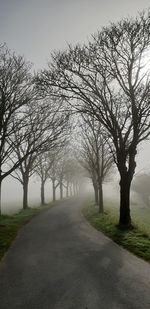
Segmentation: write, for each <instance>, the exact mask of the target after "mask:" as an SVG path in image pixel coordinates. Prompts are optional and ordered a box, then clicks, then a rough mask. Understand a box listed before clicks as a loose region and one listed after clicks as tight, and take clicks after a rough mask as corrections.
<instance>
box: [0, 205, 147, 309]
mask: <svg viewBox="0 0 150 309" xmlns="http://www.w3.org/2000/svg"><path fill="white" fill-rule="evenodd" d="M80 209H81V203H80V202H79V201H74V202H69V201H63V202H62V203H60V204H58V205H57V206H55V207H54V208H52V209H50V210H48V211H46V212H44V213H42V214H40V215H39V216H37V217H35V218H34V219H33V220H32V221H31V222H30V223H29V224H27V225H26V226H25V227H24V228H23V229H22V230H21V232H20V233H19V235H18V237H17V239H16V240H15V242H14V243H13V245H12V247H11V249H10V250H9V251H8V253H7V255H6V256H5V258H4V260H3V261H2V263H1V265H0V308H1V309H10V308H11V309H150V265H149V264H148V263H146V262H144V261H142V260H140V259H138V258H136V257H135V256H134V255H132V254H130V253H129V252H127V251H126V250H124V249H122V248H120V247H119V246H117V245H116V244H114V243H113V242H112V241H111V240H109V239H108V238H107V237H105V236H104V235H103V234H101V233H99V232H97V231H96V230H95V229H94V228H92V227H91V226H90V225H89V224H88V223H87V222H86V221H85V219H84V218H83V216H82V215H81V213H80Z"/></svg>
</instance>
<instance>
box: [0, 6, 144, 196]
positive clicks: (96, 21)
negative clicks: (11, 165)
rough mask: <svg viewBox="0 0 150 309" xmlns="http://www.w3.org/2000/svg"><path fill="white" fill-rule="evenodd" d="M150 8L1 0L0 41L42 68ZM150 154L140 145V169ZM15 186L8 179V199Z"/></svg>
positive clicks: (37, 68) (5, 190) (6, 186)
mask: <svg viewBox="0 0 150 309" xmlns="http://www.w3.org/2000/svg"><path fill="white" fill-rule="evenodd" d="M148 7H150V1H149V0H125V1H121V0H0V43H4V42H6V44H7V46H8V47H9V48H10V49H11V50H13V51H15V52H16V53H17V54H21V55H24V57H25V58H26V59H27V60H28V61H30V62H32V63H33V64H34V69H35V70H40V69H42V68H44V67H45V66H46V63H47V61H48V60H49V58H50V53H51V52H52V51H54V50H63V49H65V48H66V47H67V44H68V43H71V44H76V43H78V42H80V43H84V42H86V41H87V40H88V39H89V38H90V36H91V35H92V34H93V33H95V32H96V31H97V30H100V29H101V27H103V26H106V25H109V23H110V22H114V21H118V20H120V19H121V18H123V17H127V16H135V15H137V13H138V11H142V10H143V9H147V8H148ZM149 157H150V141H149V142H147V143H144V144H142V145H141V146H140V149H139V152H138V156H137V172H139V171H142V170H146V171H147V170H150V160H149ZM15 185H16V184H15ZM15 185H14V183H13V184H12V181H11V180H10V178H9V179H7V180H6V182H5V185H4V198H5V197H6V196H7V195H8V187H9V190H10V191H9V192H10V196H11V192H15V189H14V188H15V187H14V186H15ZM16 188H18V187H16ZM20 190H21V189H20ZM16 192H18V189H16ZM17 194H18V193H17Z"/></svg>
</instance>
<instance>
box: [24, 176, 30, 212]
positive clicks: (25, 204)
mask: <svg viewBox="0 0 150 309" xmlns="http://www.w3.org/2000/svg"><path fill="white" fill-rule="evenodd" d="M28 184H29V181H28V180H27V179H26V180H24V182H23V209H27V208H28Z"/></svg>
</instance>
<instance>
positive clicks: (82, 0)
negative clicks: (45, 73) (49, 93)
mask: <svg viewBox="0 0 150 309" xmlns="http://www.w3.org/2000/svg"><path fill="white" fill-rule="evenodd" d="M149 6H150V1H149V0H142V1H141V0H126V1H121V0H0V38H1V39H0V41H1V42H6V43H7V45H8V47H9V48H10V49H12V50H15V51H16V52H17V53H19V54H23V55H24V56H25V58H26V59H27V60H29V61H32V62H33V63H34V64H35V68H36V69H37V68H38V69H40V68H42V67H43V66H45V64H46V62H47V60H48V58H49V55H50V52H51V51H52V50H54V49H63V48H65V46H66V44H67V42H68V43H77V42H84V41H86V39H87V38H88V37H90V35H91V34H92V33H94V32H96V30H97V29H100V28H101V27H102V26H103V25H106V24H108V23H109V21H116V20H119V19H120V18H121V17H124V16H128V15H135V14H137V12H138V11H141V10H143V9H145V8H148V7H149Z"/></svg>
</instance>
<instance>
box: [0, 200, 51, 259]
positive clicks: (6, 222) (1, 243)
mask: <svg viewBox="0 0 150 309" xmlns="http://www.w3.org/2000/svg"><path fill="white" fill-rule="evenodd" d="M52 205H53V203H50V204H48V205H46V206H41V207H38V208H28V209H26V210H21V211H20V212H19V213H17V214H15V215H11V216H8V215H1V216H0V260H1V259H2V257H3V256H4V254H5V252H6V251H7V250H8V248H9V247H10V245H11V243H12V241H13V240H14V239H15V237H16V235H17V233H18V231H19V230H20V228H21V227H22V226H23V225H24V224H26V223H27V222H29V221H30V220H31V219H32V218H33V217H34V216H35V215H37V214H39V213H40V212H42V211H44V210H46V209H48V208H50V207H52Z"/></svg>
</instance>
